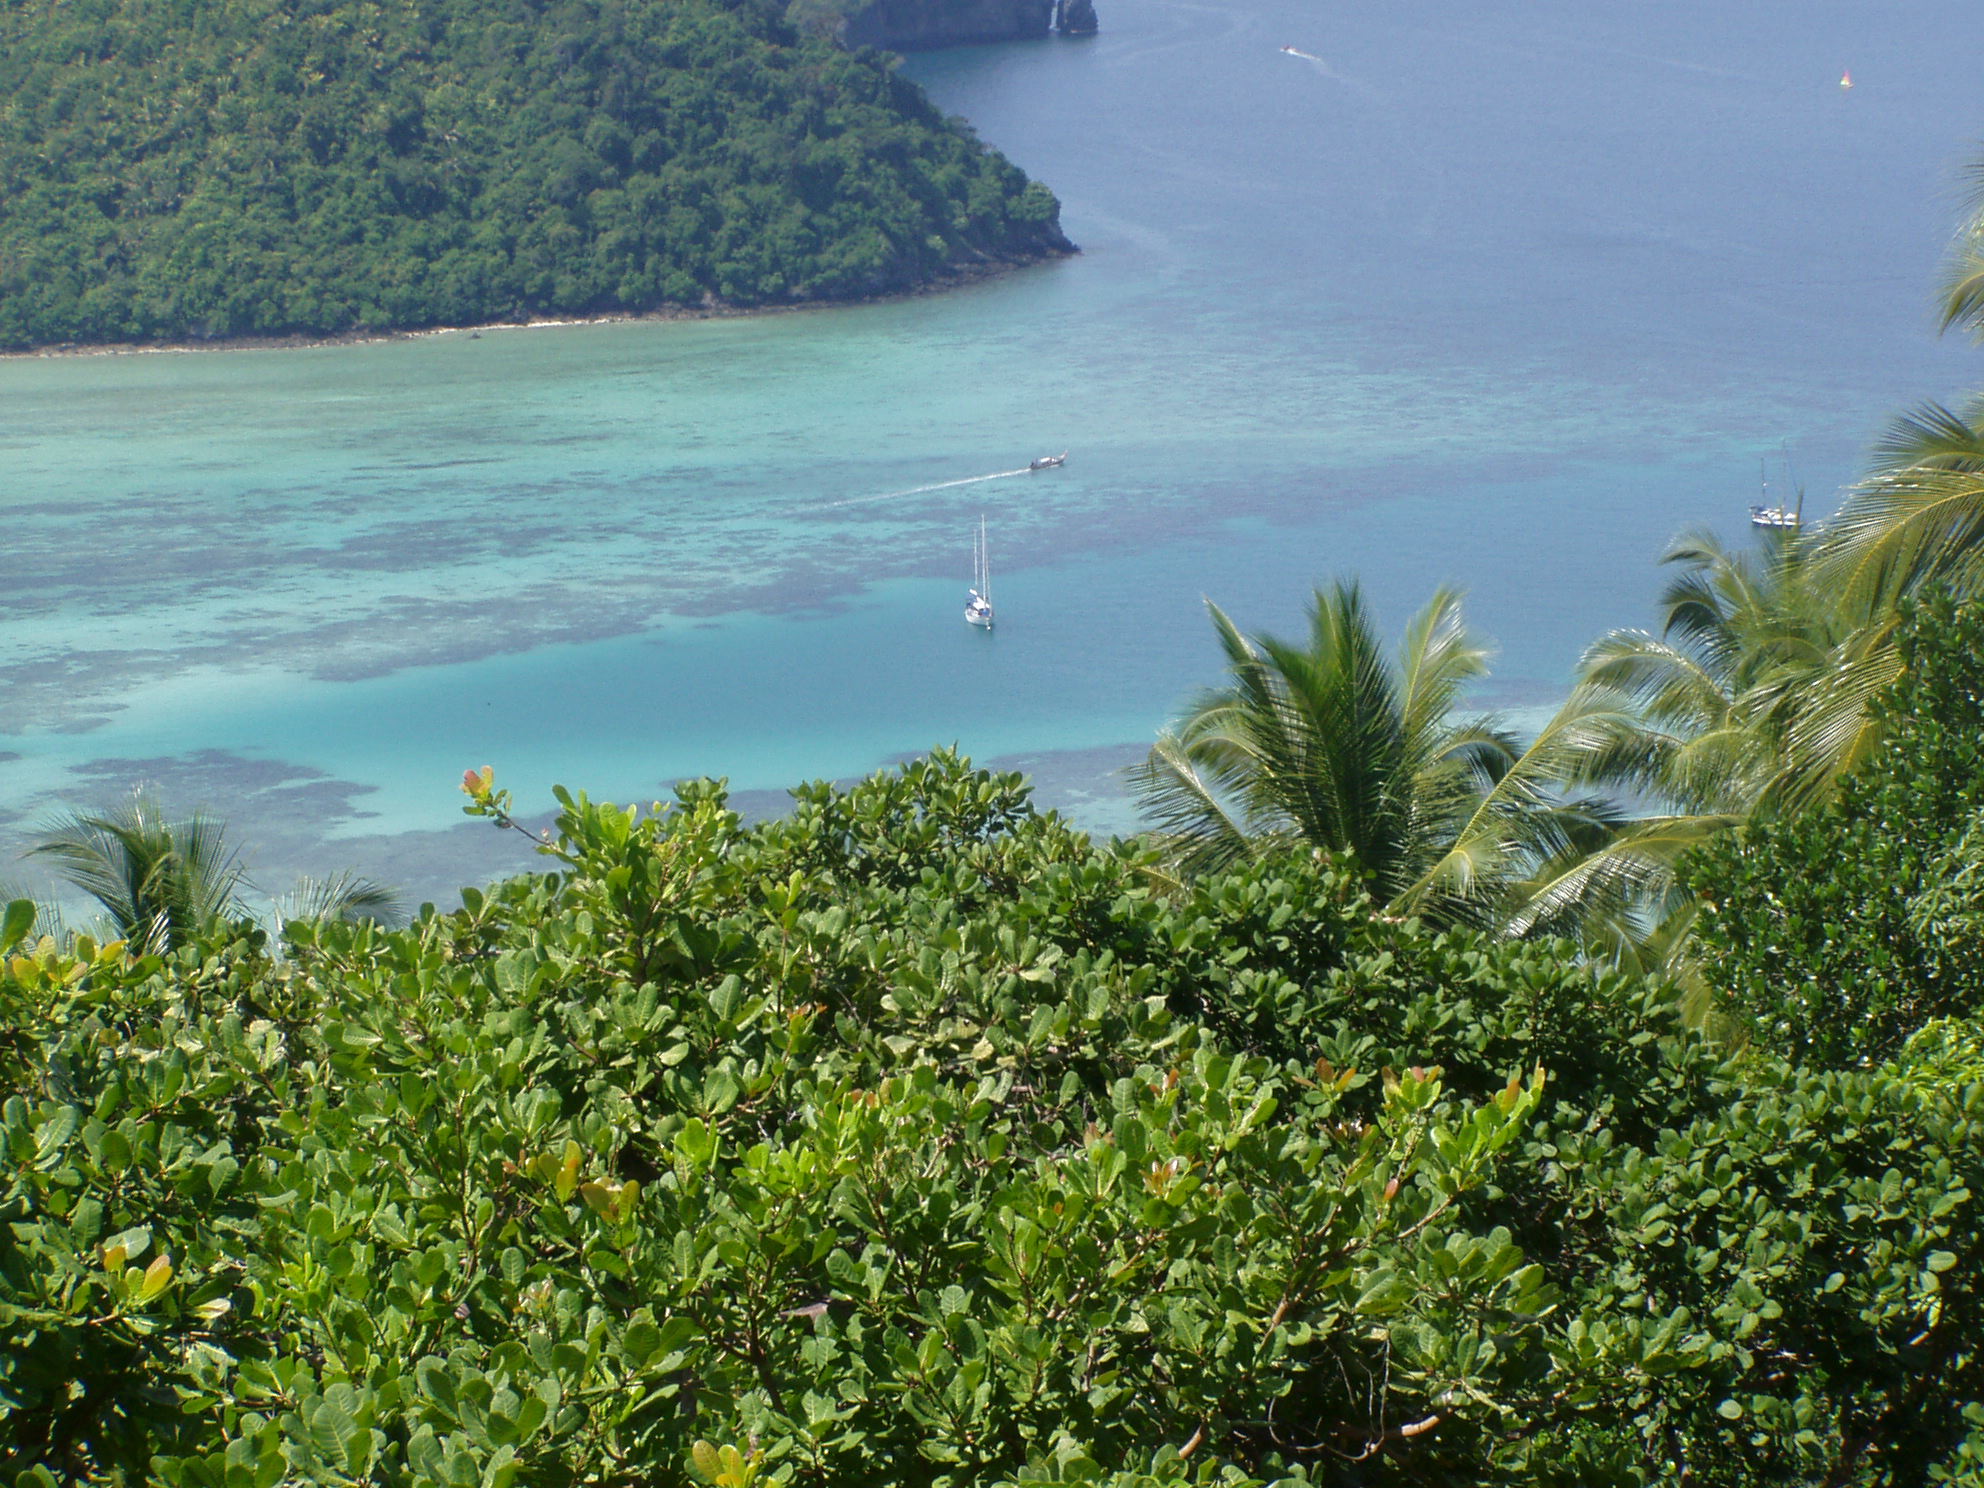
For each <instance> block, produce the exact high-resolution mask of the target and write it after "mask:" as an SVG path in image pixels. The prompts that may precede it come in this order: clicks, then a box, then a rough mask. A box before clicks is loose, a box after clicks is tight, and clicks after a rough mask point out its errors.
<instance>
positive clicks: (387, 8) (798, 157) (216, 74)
mask: <svg viewBox="0 0 1984 1488" xmlns="http://www.w3.org/2000/svg"><path fill="white" fill-rule="evenodd" d="M1071 248H1072V245H1071V244H1070V243H1069V242H1068V241H1067V239H1066V237H1065V236H1064V235H1063V234H1062V232H1061V229H1060V226H1059V204H1058V203H1057V202H1056V201H1055V199H1054V196H1053V194H1052V193H1051V192H1050V191H1049V190H1048V189H1047V188H1046V187H1045V186H1043V185H1041V184H1040V183H1038V182H1030V181H1028V180H1027V178H1026V177H1025V176H1024V175H1023V174H1022V173H1021V172H1020V171H1019V170H1018V169H1017V168H1016V167H1015V166H1013V165H1012V164H1011V163H1010V162H1008V161H1006V160H1005V159H1004V158H1003V157H1001V156H1000V155H999V154H998V153H997V152H996V151H993V150H990V149H988V148H986V147H985V146H984V145H983V144H981V143H980V142H978V141H977V140H976V139H975V138H974V137H973V136H972V135H971V133H970V131H969V129H968V128H967V127H966V126H965V125H964V124H963V123H962V122H961V121H958V120H955V119H950V118H946V117H945V116H944V115H943V114H942V113H941V111H939V110H938V109H937V108H935V107H934V106H933V105H932V104H931V103H930V101H929V100H928V99H927V98H926V97H925V96H924V94H923V92H922V90H921V89H919V88H918V87H917V86H916V85H915V84H913V83H911V82H909V81H907V80H906V79H903V78H901V77H899V76H897V75H895V73H894V72H893V71H892V70H891V68H890V66H889V65H888V64H887V61H886V59H885V58H883V57H880V56H877V55H876V54H874V53H865V52H863V53H856V52H850V51H848V50H846V49H844V48H842V47H840V46H838V45H836V44H835V42H834V41H833V40H832V39H831V38H830V37H827V36H823V35H820V34H817V32H816V31H815V30H813V29H811V28H807V27H804V26H796V25H794V24H792V23H790V22H789V21H788V20H787V17H786V11H785V7H784V6H782V5H775V4H769V3H765V0H666V3H664V0H499V3H496V4H486V3H470V0H422V3H414V0H390V3H385V4H371V3H359V0H228V3H224V4H218V5H212V6H202V7H200V8H199V9H198V10H197V11H189V10H187V9H186V8H185V7H184V6H179V5H174V4H170V3H167V0H107V3H102V4H93V5H89V6H84V7H76V6H72V5H66V4H60V3H56V0H25V3H22V4H18V5H13V6H9V7H8V8H7V9H6V10H5V11H4V13H0V349H12V350H19V349H24V348H29V347H37V346H46V345H52V344H59V343H117V342H153V341H186V340H196V341H197V340H209V339H217V338H235V337H249V336H255V337H261V336H313V337H314V336H333V335H340V334H346V333H351V332H371V331H380V330H386V329H409V328H418V327H426V326H439V325H472V324H479V323H487V322H492V321H501V320H510V319H517V318H528V317H533V316H540V317H542V316H582V315H601V314H612V313H622V312H646V311H657V310H667V309H671V308H679V309H705V308H711V307H753V306H769V305H781V304H794V303H802V302H807V301H816V300H838V299H850V298H861V297H866V296H872V295H879V294H888V293H895V292H900V291H906V290H911V289H916V288H920V287H924V286H929V285H933V284H939V283H943V282H946V281H947V280H949V279H953V278H956V277H958V276H960V275H968V274H971V273H975V272H982V271H984V270H986V269H988V268H993V267H999V266H1004V265H1010V264H1017V263H1024V262H1028V261H1032V260H1037V259H1039V258H1042V257H1045V256H1050V255H1054V254H1060V253H1066V252H1069V251H1071Z"/></svg>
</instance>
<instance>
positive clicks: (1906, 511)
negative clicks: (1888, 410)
mask: <svg viewBox="0 0 1984 1488" xmlns="http://www.w3.org/2000/svg"><path fill="white" fill-rule="evenodd" d="M1874 453H1875V460H1874V465H1873V468H1872V470H1871V471H1870V472H1869V474H1868V476H1867V478H1866V479H1865V480H1864V481H1862V482H1861V483H1860V484H1859V485H1858V486H1856V487H1855V488H1854V489H1853V490H1852V491H1851V492H1850V493H1849V494H1848V495H1847V498H1846V501H1845V503H1844V504H1843V505H1842V506H1841V507H1840V509H1839V511H1838V513H1837V514H1836V515H1835V516H1833V517H1832V518H1831V519H1830V520H1829V521H1828V522H1827V523H1826V524H1825V527H1824V529H1823V530H1822V533H1821V548H1820V559H1819V561H1820V565H1821V567H1822V568H1823V570H1824V574H1825V579H1826V582H1827V585H1828V587H1829V588H1830V589H1831V590H1832V591H1833V592H1834V593H1835V594H1836V595H1837V596H1838V598H1839V601H1840V603H1841V604H1842V605H1844V606H1845V607H1847V608H1848V609H1849V610H1850V611H1851V612H1853V613H1855V614H1857V615H1858V616H1860V617H1862V618H1863V619H1867V620H1875V619H1880V618H1884V617H1891V616H1892V615H1893V613H1894V611H1895V608H1896V606H1897V605H1898V604H1899V602H1900V601H1901V600H1903V599H1904V598H1906V597H1908V596H1910V595H1913V594H1917V593H1920V592H1921V591H1922V590H1924V589H1926V588H1928V587H1930V586H1931V585H1944V586H1947V587H1948V588H1949V589H1951V590H1952V591H1953V592H1954V593H1956V594H1958V595H1959V596H1963V597H1969V596H1972V595H1976V594H1978V593H1980V592H1984V397H1975V398H1972V399H1971V400H1970V401H1969V402H1968V403H1967V404H1966V405H1965V406H1964V407H1963V408H1962V409H1960V410H1953V409H1949V408H1945V407H1943V406H1942V405H1941V404H1936V403H1925V404H1923V405H1922V406H1921V407H1920V408H1917V409H1914V410H1912V411H1911V412H1909V413H1906V414H1903V415H1902V416H1901V417H1899V418H1897V419H1896V420H1895V421H1894V423H1893V424H1892V425H1890V426H1889V428H1888V431H1887V434H1886V435H1885V436H1884V437H1883V438H1882V440H1881V441H1880V443H1879V444H1878V445H1877V446H1876V447H1875V452H1874Z"/></svg>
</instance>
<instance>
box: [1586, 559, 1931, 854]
mask: <svg viewBox="0 0 1984 1488" xmlns="http://www.w3.org/2000/svg"><path fill="white" fill-rule="evenodd" d="M1815 553H1816V550H1815V549H1814V548H1813V547H1812V545H1811V544H1809V543H1808V542H1806V541H1803V540H1800V539H1798V538H1787V539H1783V540H1779V541H1774V542H1772V543H1770V544H1768V545H1766V546H1765V547H1764V548H1763V549H1761V550H1756V551H1748V552H1740V551H1731V550H1730V549H1728V548H1725V547H1724V546H1723V545H1722V544H1721V542H1719V541H1718V540H1717V539H1716V538H1715V537H1713V536H1712V535H1710V534H1707V533H1690V534H1687V535H1684V536H1683V537H1681V538H1679V539H1678V540H1676V542H1675V543H1674V544H1673V545H1672V546H1671V547H1669V549H1668V550H1667V552H1666V553H1665V554H1663V555H1662V558H1661V561H1662V562H1663V563H1666V564H1671V565H1675V566H1677V567H1678V568H1679V570H1680V571H1679V573H1677V574H1676V576H1675V578H1674V579H1673V580H1672V581H1671V582H1670V583H1669V584H1668V586H1667V588H1666V590H1665V591H1664V592H1663V594H1662V596H1661V604H1660V624H1659V628H1658V630H1657V631H1647V630H1631V629H1627V630H1615V631H1611V632H1609V633H1608V634H1606V635H1604V636H1601V637H1600V638H1599V639H1598V640H1597V641H1596V642H1594V643H1593V644H1592V645H1591V646H1590V647H1589V648H1588V649H1587V650H1586V652H1585V655H1584V657H1583V659H1582V661H1581V662H1580V663H1579V669H1578V674H1579V679H1580V684H1581V685H1582V686H1596V687H1601V688H1604V689H1607V690H1608V691H1610V692H1613V693H1615V694H1617V695H1620V696H1622V697H1624V698H1626V699H1629V700H1630V702H1631V705H1632V707H1633V708H1634V710H1635V711H1636V713H1637V715H1638V717H1639V719H1640V726H1639V728H1638V729H1637V730H1636V731H1635V732H1634V733H1633V734H1632V735H1630V736H1628V737H1625V738H1623V739H1622V741H1621V743H1622V747H1621V748H1620V749H1619V750H1618V751H1617V752H1615V753H1611V754H1604V753H1595V754H1593V755H1591V756H1589V757H1587V758H1586V759H1585V760H1584V761H1582V763H1581V768H1580V778H1581V779H1583V780H1586V781H1588V782H1592V783H1601V782H1602V783H1605V784H1609V785H1612V786H1615V787H1623V788H1626V789H1629V790H1631V791H1632V792H1634V793H1635V794H1636V795H1638V796H1639V797H1641V798H1642V799H1644V800H1647V801H1650V802H1658V803H1661V804H1664V805H1666V806H1667V807H1669V808H1671V809H1672V810H1673V811H1674V812H1676V813H1679V814H1685V815H1710V816H1718V815H1728V814H1737V815H1741V814H1747V813H1749V812H1751V811H1754V810H1765V811H1772V810H1780V809H1795V808H1797V807H1799V806H1802V805H1805V804H1809V803H1810V802H1812V801H1814V800H1817V799H1819V798H1821V797H1822V796H1824V795H1825V794H1826V793H1827V792H1828V791H1829V790H1830V789H1831V788H1832V786H1833V784H1834V783H1835V782H1836V781H1837V780H1838V779H1839V777H1840V776H1841V775H1843V774H1845V773H1846V772H1847V771H1849V770H1851V769H1852V768H1853V767H1854V766H1855V765H1856V764H1858V763H1859V761H1860V760H1861V759H1863V758H1865V757H1866V754H1867V751H1868V750H1869V749H1871V748H1872V747H1873V744H1874V742H1875V733H1874V726H1873V724H1872V723H1871V721H1870V720H1869V719H1868V717H1867V713H1866V702H1867V699H1868V698H1869V697H1871V696H1872V694H1873V693H1874V692H1876V691H1878V690H1879V689H1880V688H1881V687H1883V686H1885V685H1886V684H1887V683H1888V682H1890V681H1892V680H1893V676H1894V671H1893V665H1894V663H1893V656H1892V646H1891V644H1889V642H1890V630H1889V628H1888V627H1887V626H1885V625H1884V624H1870V623H1869V622H1868V620H1867V618H1866V617H1865V616H1863V615H1859V614H1856V613H1855V612H1854V611H1853V610H1852V609H1851V608H1849V607H1847V606H1845V605H1843V604H1841V603H1840V602H1839V598H1838V596H1837V594H1836V593H1835V592H1833V591H1832V590H1830V589H1829V588H1828V587H1827V584H1826V580H1825V576H1824V575H1823V573H1822V571H1821V569H1820V568H1819V567H1818V565H1817V559H1816V557H1815Z"/></svg>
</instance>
